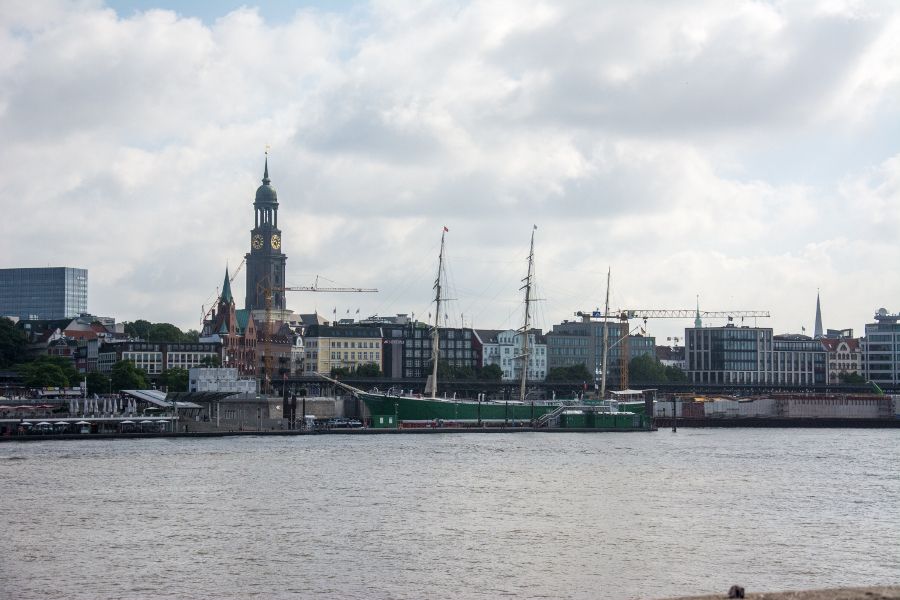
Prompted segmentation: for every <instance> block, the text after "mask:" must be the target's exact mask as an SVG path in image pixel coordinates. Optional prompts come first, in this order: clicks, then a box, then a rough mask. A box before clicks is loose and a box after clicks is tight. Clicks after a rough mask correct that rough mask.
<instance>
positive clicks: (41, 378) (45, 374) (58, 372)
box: [16, 355, 79, 388]
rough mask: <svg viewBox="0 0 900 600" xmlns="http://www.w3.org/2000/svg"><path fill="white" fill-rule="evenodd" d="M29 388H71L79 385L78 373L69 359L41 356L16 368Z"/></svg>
mask: <svg viewBox="0 0 900 600" xmlns="http://www.w3.org/2000/svg"><path fill="white" fill-rule="evenodd" d="M16 370H18V371H19V374H20V375H21V376H22V381H23V382H24V383H25V385H26V386H28V387H33V388H39V387H69V386H75V385H78V381H79V376H78V371H76V370H75V365H74V364H72V361H71V360H70V359H68V358H65V357H62V356H46V355H44V356H39V357H37V358H36V359H35V360H33V361H31V362H28V363H24V364H21V365H19V366H18V367H16Z"/></svg>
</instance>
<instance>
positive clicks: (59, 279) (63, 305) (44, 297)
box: [0, 267, 88, 320]
mask: <svg viewBox="0 0 900 600" xmlns="http://www.w3.org/2000/svg"><path fill="white" fill-rule="evenodd" d="M87 304H88V272H87V269H75V268H71V267H45V268H44V267H40V268H34V269H0V316H5V317H18V318H19V319H29V320H35V319H67V318H71V317H77V316H78V315H80V314H82V313H86V312H87Z"/></svg>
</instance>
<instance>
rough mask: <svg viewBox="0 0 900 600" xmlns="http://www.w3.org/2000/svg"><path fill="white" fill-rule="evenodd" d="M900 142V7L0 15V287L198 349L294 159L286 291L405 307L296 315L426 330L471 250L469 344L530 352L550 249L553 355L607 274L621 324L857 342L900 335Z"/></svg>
mask: <svg viewBox="0 0 900 600" xmlns="http://www.w3.org/2000/svg"><path fill="white" fill-rule="evenodd" d="M898 117H900V8H898V5H897V3H895V2H892V1H888V2H884V3H879V2H853V1H850V0H847V1H841V0H822V1H819V2H814V1H802V2H775V1H772V2H765V1H752V2H751V1H724V0H710V1H685V2H674V3H673V2H662V1H660V2H651V1H647V2H640V1H634V0H628V1H623V2H612V1H610V2H603V3H597V2H594V1H590V0H585V1H583V2H580V1H573V2H555V1H554V2H539V1H535V2H532V1H528V0H510V1H509V2H501V1H490V2H477V1H476V2H462V1H455V2H422V1H419V0H410V1H408V2H406V1H383V2H382V1H375V2H371V3H369V2H310V3H306V4H298V3H296V2H286V1H285V2H272V3H262V4H260V5H258V6H257V5H254V4H252V0H251V2H250V3H247V4H240V3H237V2H217V3H205V2H174V1H173V2H165V1H162V0H158V1H153V0H148V1H142V0H130V1H129V0H122V1H110V2H107V3H104V2H101V1H97V0H86V1H73V2H65V1H55V0H47V1H31V2H27V3H15V4H14V3H3V4H0V140H2V143H0V165H2V167H0V209H2V215H3V218H2V220H0V267H15V266H47V265H53V266H58V265H65V266H77V267H83V268H87V269H89V272H90V274H89V278H90V291H89V294H90V297H89V308H90V310H91V311H92V312H94V313H95V314H101V315H112V316H116V317H117V318H118V319H120V320H133V319H136V318H145V319H149V320H151V321H168V322H172V323H175V324H177V325H179V326H181V327H183V328H188V327H194V328H196V327H197V326H198V325H199V320H200V315H201V306H202V305H203V304H204V303H207V304H208V303H209V302H211V300H212V297H213V296H214V295H215V293H216V290H217V288H218V287H219V286H220V285H221V283H222V277H223V274H224V270H225V266H226V264H230V265H231V266H232V268H234V267H236V266H237V264H238V263H239V262H240V260H241V258H242V256H243V254H244V253H246V252H247V251H248V250H249V238H250V234H249V230H250V228H251V227H252V224H253V213H252V206H251V203H252V201H253V196H254V192H255V189H256V187H257V186H258V185H259V179H260V177H261V175H262V166H263V158H264V151H265V148H266V146H269V147H270V150H269V166H270V174H271V177H272V182H273V185H274V186H275V188H276V189H277V190H278V196H279V200H280V203H281V204H280V215H279V216H280V220H279V224H280V225H281V228H282V230H283V232H284V234H283V237H284V250H285V252H286V254H287V255H288V263H287V274H288V277H287V279H288V282H289V283H290V284H292V285H310V284H311V283H312V282H313V280H314V279H315V277H316V276H317V275H319V276H320V285H339V286H360V287H377V288H379V289H380V293H378V294H376V295H364V294H343V295H338V294H330V295H329V294H300V293H295V294H293V295H292V296H290V297H289V303H288V304H289V307H291V308H293V309H295V310H297V311H301V312H310V311H312V310H316V309H317V310H318V311H319V312H321V313H324V314H329V315H330V314H331V313H332V311H333V310H335V309H336V310H337V313H338V315H339V316H346V314H347V311H349V312H350V314H352V315H356V311H357V310H359V311H360V315H361V316H367V315H370V314H382V315H389V314H395V313H415V314H416V316H417V317H425V316H427V313H428V311H429V300H430V296H431V283H432V279H433V277H434V270H435V266H436V259H437V253H438V245H439V239H440V233H441V228H442V226H447V227H448V228H449V230H450V233H449V234H448V242H447V260H448V265H449V271H448V273H449V279H450V282H451V287H452V296H453V298H455V300H454V302H453V303H452V304H451V307H450V308H449V309H448V318H449V321H448V322H449V323H451V324H459V323H460V319H461V318H462V320H463V321H464V323H465V324H466V325H472V324H474V326H475V327H484V328H503V327H515V326H517V325H518V324H519V323H520V320H521V313H522V309H521V303H520V298H521V295H522V294H521V292H520V291H519V285H520V282H519V279H520V278H521V277H522V276H523V275H524V273H525V269H526V262H525V258H526V255H527V251H528V241H529V235H530V234H531V231H532V225H535V224H536V225H537V226H538V229H537V231H536V242H535V245H536V256H537V261H536V265H537V266H536V274H537V282H538V293H537V295H538V297H540V298H541V299H542V301H541V302H540V303H539V305H538V306H537V308H536V310H535V315H536V318H537V324H538V325H539V326H542V327H544V328H548V329H549V328H550V327H551V326H552V324H553V323H556V322H559V321H561V320H563V319H568V318H572V314H573V313H574V312H575V311H577V310H583V309H591V308H596V307H598V306H602V304H603V296H604V293H605V290H606V282H605V279H606V277H605V276H606V269H607V267H609V268H611V269H612V289H611V297H612V304H613V306H616V307H621V308H690V307H692V306H693V305H694V302H695V297H696V296H697V295H698V294H699V296H700V304H701V307H702V308H703V309H707V310H733V309H752V310H770V311H772V313H773V318H772V319H768V320H765V321H762V320H761V321H760V322H759V323H760V324H763V323H767V324H770V325H771V326H773V327H774V328H775V330H776V332H788V331H791V332H799V331H800V330H801V327H806V328H807V330H808V331H811V330H812V325H813V318H814V309H815V298H816V290H817V289H821V294H822V303H823V313H824V318H825V326H826V327H835V328H837V327H841V328H843V327H853V328H855V329H856V330H857V331H860V332H861V329H862V325H863V324H864V323H865V322H867V321H868V320H869V319H870V318H871V315H872V314H873V311H874V310H875V309H877V308H879V307H882V306H884V307H886V308H888V309H889V310H892V311H897V310H900V278H898V277H896V276H895V273H894V271H893V268H892V267H891V266H890V265H896V264H898V263H900V243H898V239H897V238H898V232H900V118H898ZM243 275H244V274H243V273H241V274H240V276H239V277H238V278H237V279H236V280H235V283H234V288H235V295H236V296H237V297H238V298H241V299H242V298H243V293H244V277H243ZM322 278H325V279H322ZM241 304H242V302H241ZM461 315H462V317H461ZM686 324H689V323H685V322H682V321H663V320H659V321H655V322H650V323H649V329H650V332H651V333H653V334H655V335H657V336H658V337H661V338H663V340H664V339H665V337H666V336H680V335H681V333H680V331H681V332H683V327H684V326H685V325H686Z"/></svg>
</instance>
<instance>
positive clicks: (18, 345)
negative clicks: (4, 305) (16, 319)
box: [0, 317, 26, 367]
mask: <svg viewBox="0 0 900 600" xmlns="http://www.w3.org/2000/svg"><path fill="white" fill-rule="evenodd" d="M25 345H26V340H25V333H24V332H23V331H22V330H21V329H19V328H18V327H16V324H15V323H13V322H12V321H11V320H9V319H7V318H6V317H3V318H0V367H8V366H10V365H14V364H16V363H19V362H22V361H24V360H25Z"/></svg>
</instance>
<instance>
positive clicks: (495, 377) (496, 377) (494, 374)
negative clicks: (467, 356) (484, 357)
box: [478, 365, 503, 381]
mask: <svg viewBox="0 0 900 600" xmlns="http://www.w3.org/2000/svg"><path fill="white" fill-rule="evenodd" d="M478 378H479V379H484V380H486V381H500V380H501V379H503V369H501V368H500V365H487V366H484V367H482V368H481V371H480V372H479V376H478Z"/></svg>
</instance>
